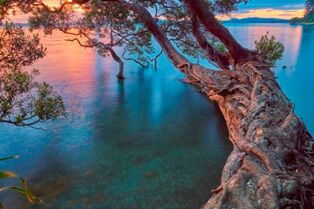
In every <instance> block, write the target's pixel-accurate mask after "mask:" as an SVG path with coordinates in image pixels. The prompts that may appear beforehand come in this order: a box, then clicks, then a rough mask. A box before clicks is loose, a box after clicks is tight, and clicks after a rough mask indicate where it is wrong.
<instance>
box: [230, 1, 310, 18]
mask: <svg viewBox="0 0 314 209" xmlns="http://www.w3.org/2000/svg"><path fill="white" fill-rule="evenodd" d="M304 2H305V0H251V1H250V2H249V3H248V4H247V5H244V4H242V5H240V6H239V11H237V12H235V13H233V14H232V15H231V17H233V18H246V17H265V18H266V17H267V18H269V17H272V18H282V19H291V18H292V17H301V16H303V12H304ZM224 19H228V17H224Z"/></svg>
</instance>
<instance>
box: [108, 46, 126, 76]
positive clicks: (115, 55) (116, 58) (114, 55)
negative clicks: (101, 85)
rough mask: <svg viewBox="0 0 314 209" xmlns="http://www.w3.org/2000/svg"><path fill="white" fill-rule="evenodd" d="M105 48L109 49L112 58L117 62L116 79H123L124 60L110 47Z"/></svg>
mask: <svg viewBox="0 0 314 209" xmlns="http://www.w3.org/2000/svg"><path fill="white" fill-rule="evenodd" d="M107 49H108V50H109V51H110V54H111V56H112V58H113V59H114V60H115V61H116V62H117V63H118V64H119V73H118V75H117V78H118V80H123V79H124V62H123V61H122V59H121V58H120V57H119V56H118V55H117V53H116V52H115V51H114V50H113V49H112V48H111V47H107Z"/></svg>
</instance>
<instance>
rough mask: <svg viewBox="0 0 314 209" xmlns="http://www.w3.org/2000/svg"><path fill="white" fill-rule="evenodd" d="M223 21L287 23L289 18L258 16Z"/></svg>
mask: <svg viewBox="0 0 314 209" xmlns="http://www.w3.org/2000/svg"><path fill="white" fill-rule="evenodd" d="M223 22H224V23H289V20H285V19H278V18H259V17H249V18H243V19H237V18H231V19H230V20H226V21H223Z"/></svg>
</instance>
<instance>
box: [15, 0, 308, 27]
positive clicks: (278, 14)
mask: <svg viewBox="0 0 314 209" xmlns="http://www.w3.org/2000/svg"><path fill="white" fill-rule="evenodd" d="M44 2H46V3H48V4H50V5H55V4H56V3H58V0H45V1H44ZM304 2H305V0H275V1H274V0H251V1H250V2H249V3H248V4H246V5H244V4H241V5H239V10H238V11H236V12H234V13H232V14H230V15H229V16H219V19H222V20H227V19H230V18H247V17H262V18H281V19H291V18H293V17H302V16H303V13H304ZM14 19H15V21H17V22H21V23H25V22H27V20H26V19H25V16H24V17H22V16H17V17H15V18H14Z"/></svg>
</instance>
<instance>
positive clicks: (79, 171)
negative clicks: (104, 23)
mask: <svg viewBox="0 0 314 209" xmlns="http://www.w3.org/2000/svg"><path fill="white" fill-rule="evenodd" d="M228 27H229V28H230V29H231V31H232V33H233V34H235V35H236V37H237V38H238V39H239V40H240V42H241V43H243V44H245V45H246V46H252V45H253V43H254V40H256V39H258V38H259V37H260V35H261V34H264V32H266V31H269V32H270V33H271V34H273V35H275V36H276V37H278V38H279V39H280V40H281V41H282V42H284V44H285V45H286V52H285V55H284V57H283V60H282V61H281V62H280V63H279V64H278V66H279V69H278V70H277V75H278V77H279V82H280V84H281V86H282V87H283V89H284V91H285V92H286V93H287V95H288V96H289V98H291V100H292V101H293V102H294V103H296V110H297V112H298V113H299V114H300V115H301V116H302V118H303V119H304V120H305V122H306V124H307V126H308V127H309V128H310V130H312V131H314V126H313V123H312V122H313V119H312V116H313V108H311V107H313V106H314V99H313V98H312V97H311V96H309V95H313V92H312V87H311V83H312V82H313V74H314V69H313V67H312V66H313V65H312V64H311V59H310V58H311V52H312V51H313V49H314V39H313V34H314V28H313V27H310V26H304V27H302V26H297V27H295V26H293V27H291V26H289V25H286V24H283V25H271V26H267V25H246V26H243V25H242V26H241V27H240V26H239V25H229V26H228ZM291 34H292V35H291ZM66 38H67V37H65V36H64V35H63V34H58V33H57V34H55V35H54V36H51V37H50V36H48V37H45V38H44V41H45V43H46V45H47V46H48V50H49V51H48V52H49V53H48V56H47V57H46V58H45V59H44V60H42V61H40V62H39V63H38V66H37V67H38V68H39V69H41V71H42V75H41V79H43V80H47V81H49V82H50V83H52V84H53V85H54V86H55V87H56V88H57V89H58V90H59V91H60V93H61V94H62V95H63V96H64V99H65V102H66V106H67V110H68V111H69V117H68V118H64V119H59V120H57V121H55V122H51V123H48V124H45V128H46V129H47V131H44V132H43V131H39V130H33V129H27V128H26V129H21V128H16V127H12V126H9V125H2V126H1V127H0V141H1V143H0V150H1V151H2V155H4V156H5V155H10V154H20V155H21V156H22V159H20V160H17V161H10V162H5V163H3V164H1V166H2V167H5V168H6V169H11V170H15V171H17V172H19V173H22V174H23V175H24V176H26V177H27V178H28V179H30V181H31V183H32V187H33V188H34V189H35V191H36V192H38V193H39V194H40V196H41V197H42V198H43V199H44V200H45V202H46V206H44V207H43V206H34V207H33V208H58V209H62V208H66V209H72V208H73V209H79V208H84V209H86V208H93V209H95V208H96V209H97V208H102V209H103V208H108V209H120V208H121V209H122V208H131V209H132V208H134V209H141V208H142V209H144V208H145V209H150V208H151V209H156V208H160V205H163V209H176V208H180V209H182V208H183V209H184V208H186V209H193V208H200V206H201V205H202V204H203V203H205V202H206V200H207V199H208V197H209V196H210V189H211V188H214V187H215V186H217V184H218V182H219V179H220V174H221V170H222V166H223V165H224V162H225V160H226V157H227V155H228V153H229V152H230V150H231V145H230V143H229V142H228V136H227V130H226V127H225V124H224V121H223V119H222V117H221V115H220V113H219V111H218V108H217V107H216V106H215V105H213V104H211V103H210V102H208V100H207V99H206V98H205V97H203V96H202V95H200V94H199V93H198V92H196V91H195V89H193V88H192V87H190V86H188V85H186V84H184V83H181V82H180V81H179V79H180V78H182V75H180V74H179V73H178V72H177V71H175V70H173V69H172V67H171V65H170V63H169V62H168V61H167V59H166V58H165V57H164V56H163V57H162V58H161V60H160V61H159V64H160V67H159V70H158V71H154V70H143V69H139V67H138V66H136V65H134V64H133V63H129V64H128V65H127V66H126V78H127V79H126V80H125V81H124V82H118V81H117V80H116V77H115V74H116V69H117V65H116V63H114V62H112V61H111V60H110V59H103V58H101V57H98V56H96V54H95V53H94V52H93V51H92V50H90V49H82V48H80V47H77V46H76V45H75V44H74V43H69V42H64V39H66ZM283 65H286V66H292V67H293V71H287V70H282V66H283ZM1 200H3V202H4V204H5V205H6V206H7V208H8V209H13V208H14V209H22V208H23V209H25V208H30V207H28V206H27V205H26V204H25V202H23V201H22V200H21V199H20V198H19V197H18V196H14V195H13V196H11V195H10V196H7V195H6V196H1Z"/></svg>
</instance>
